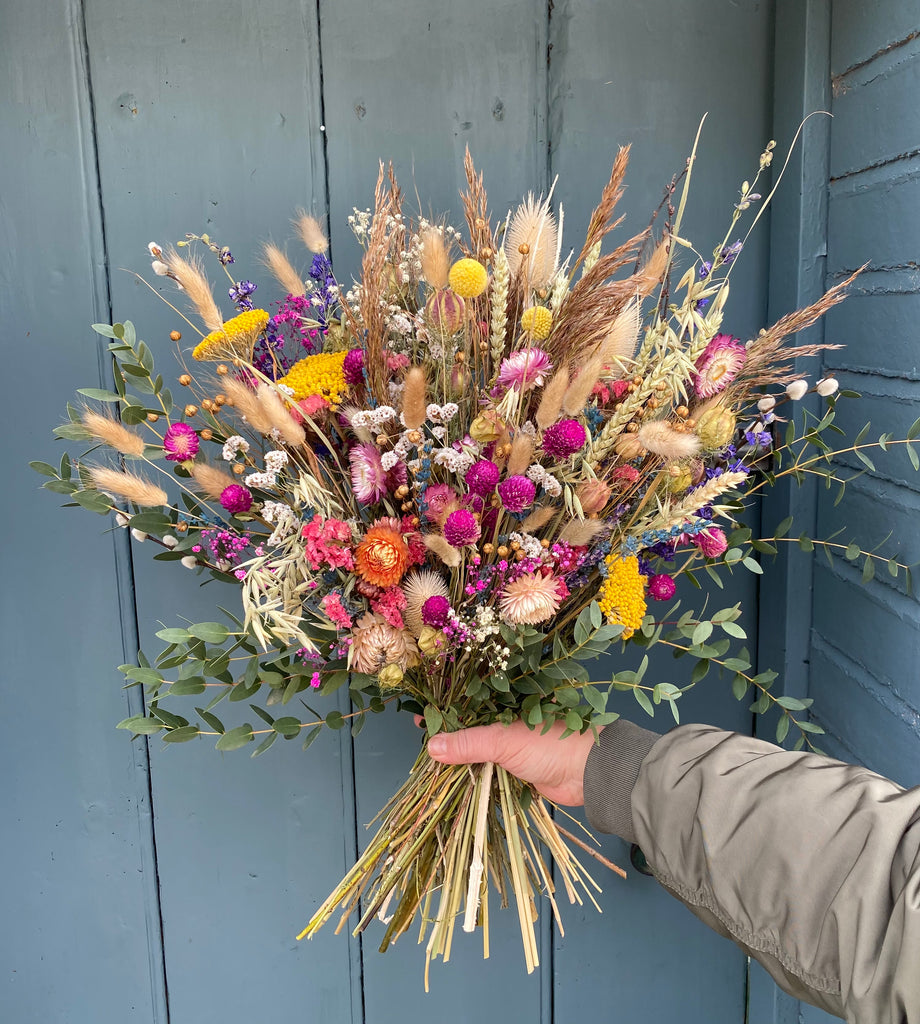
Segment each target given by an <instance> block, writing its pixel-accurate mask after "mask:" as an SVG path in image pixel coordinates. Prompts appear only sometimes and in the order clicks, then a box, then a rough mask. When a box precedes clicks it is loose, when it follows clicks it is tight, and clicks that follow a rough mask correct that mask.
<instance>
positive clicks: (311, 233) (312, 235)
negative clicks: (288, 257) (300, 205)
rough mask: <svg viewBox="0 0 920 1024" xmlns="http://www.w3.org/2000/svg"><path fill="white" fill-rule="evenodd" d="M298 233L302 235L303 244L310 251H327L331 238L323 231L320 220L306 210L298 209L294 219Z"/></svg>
mask: <svg viewBox="0 0 920 1024" xmlns="http://www.w3.org/2000/svg"><path fill="white" fill-rule="evenodd" d="M294 226H295V227H296V228H297V234H299V235H300V238H301V240H302V241H303V244H304V245H305V246H306V247H307V248H308V249H309V250H310V252H317V253H319V252H325V251H326V250H327V249H328V248H329V239H328V238H326V232H325V231H323V228H322V225H321V224H320V222H319V221H318V220H317V219H316V218H315V217H314V216H313V215H312V214H309V213H307V212H306V210H298V211H297V219H296V220H295V221H294Z"/></svg>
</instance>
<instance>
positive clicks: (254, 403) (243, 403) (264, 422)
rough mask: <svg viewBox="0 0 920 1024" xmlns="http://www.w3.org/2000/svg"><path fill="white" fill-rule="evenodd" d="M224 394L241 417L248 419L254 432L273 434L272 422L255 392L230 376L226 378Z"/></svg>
mask: <svg viewBox="0 0 920 1024" xmlns="http://www.w3.org/2000/svg"><path fill="white" fill-rule="evenodd" d="M224 393H225V394H226V395H227V397H228V398H229V399H230V402H231V403H232V405H233V408H234V409H236V411H237V412H238V413H239V414H240V415H241V416H245V417H246V422H247V423H248V424H249V426H250V427H252V429H253V430H258V432H259V433H260V434H270V433H271V429H272V426H273V424H272V421H271V420H270V419H269V417H268V416H267V414H266V412H265V410H264V409H263V408H262V404H261V403H260V402H259V399H258V398H257V397H256V395H255V392H253V391H251V390H250V389H249V388H248V387H246V385H245V384H243V383H242V381H238V380H235V379H234V378H232V377H229V376H228V377H225V378H224Z"/></svg>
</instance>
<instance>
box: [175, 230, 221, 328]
mask: <svg viewBox="0 0 920 1024" xmlns="http://www.w3.org/2000/svg"><path fill="white" fill-rule="evenodd" d="M163 262H164V263H165V264H166V266H167V267H168V268H169V272H170V274H171V275H172V276H173V277H174V278H175V279H176V280H177V281H178V282H179V284H180V285H182V290H183V291H184V292H185V294H186V295H187V296H188V299H189V302H191V304H192V305H193V306H194V307H195V310H196V311H197V313H198V315H199V316H200V317H201V321H202V323H203V324H204V325H205V327H207V329H208V330H209V331H219V330H220V329H221V328H222V327H223V325H224V318H223V317H222V316H221V315H220V310H219V309H218V308H217V303H216V302H215V301H214V296H213V295H212V294H211V285H210V284H209V283H208V279H207V277H206V276H205V273H204V268H203V267H202V264H201V260H199V259H198V258H197V257H196V256H190V257H189V258H188V259H187V260H186V259H183V258H182V257H181V256H180V255H179V254H178V253H177V252H176V250H175V249H173V248H169V249H166V250H165V251H164V253H163Z"/></svg>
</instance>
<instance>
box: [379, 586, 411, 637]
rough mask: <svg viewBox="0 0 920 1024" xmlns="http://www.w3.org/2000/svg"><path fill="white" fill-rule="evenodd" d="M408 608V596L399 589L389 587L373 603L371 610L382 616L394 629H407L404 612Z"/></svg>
mask: <svg viewBox="0 0 920 1024" xmlns="http://www.w3.org/2000/svg"><path fill="white" fill-rule="evenodd" d="M405 607H406V595H405V594H404V593H403V592H402V590H400V589H399V587H387V589H386V590H384V591H383V593H382V594H381V595H380V596H379V597H378V598H377V599H376V600H373V601H371V609H372V610H373V611H375V612H376V613H377V614H378V615H381V616H382V617H383V618H384V619H386V621H387V622H388V623H389V624H390V625H391V626H392V627H393V628H394V629H405V628H406V624H405V622H403V617H402V612H403V610H404V609H405Z"/></svg>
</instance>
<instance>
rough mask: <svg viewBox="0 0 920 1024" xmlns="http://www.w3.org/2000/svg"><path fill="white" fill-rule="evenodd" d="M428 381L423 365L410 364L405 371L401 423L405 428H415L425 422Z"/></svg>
mask: <svg viewBox="0 0 920 1024" xmlns="http://www.w3.org/2000/svg"><path fill="white" fill-rule="evenodd" d="M427 395H428V381H427V379H426V377H425V370H424V367H421V366H410V367H409V370H408V372H407V373H406V389H405V391H403V407H402V415H403V423H405V425H406V427H407V429H409V430H415V429H417V428H418V427H420V426H421V425H422V424H423V423H424V422H425V409H426V408H427Z"/></svg>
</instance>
